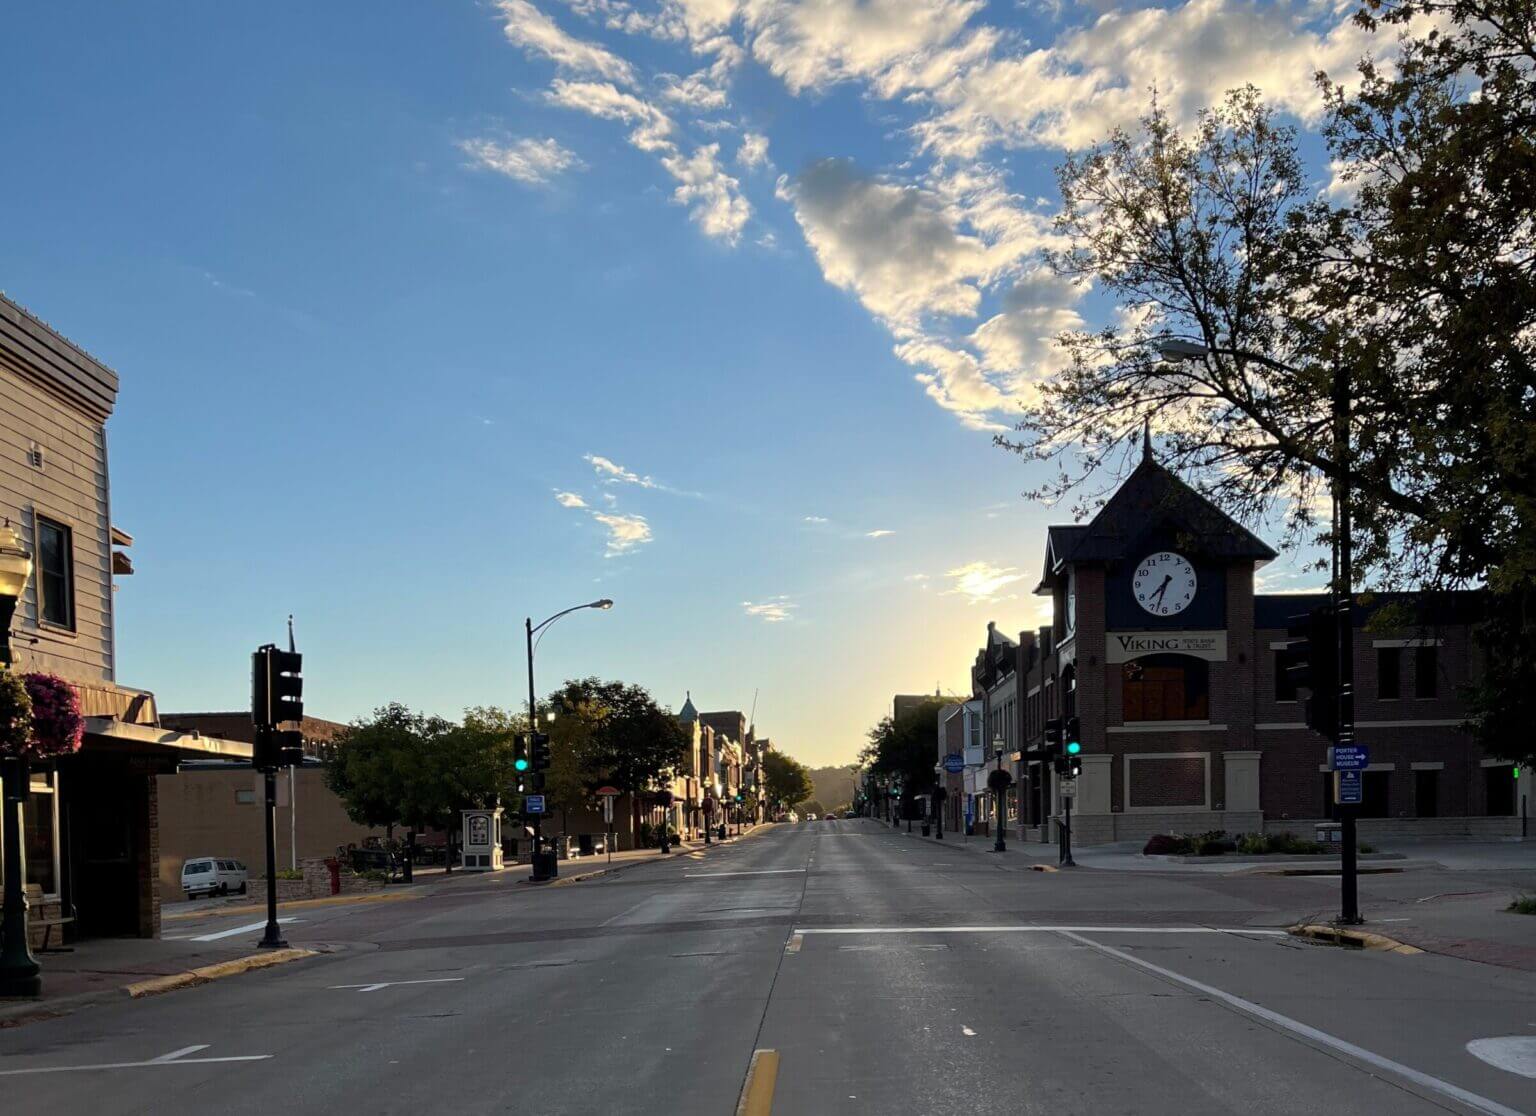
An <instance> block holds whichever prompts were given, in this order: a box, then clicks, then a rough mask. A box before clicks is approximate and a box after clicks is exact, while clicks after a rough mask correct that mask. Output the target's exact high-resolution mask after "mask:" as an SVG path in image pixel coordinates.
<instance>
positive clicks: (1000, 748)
mask: <svg viewBox="0 0 1536 1116" xmlns="http://www.w3.org/2000/svg"><path fill="white" fill-rule="evenodd" d="M1007 747H1008V746H1007V745H1006V744H1005V743H1003V738H1002V737H1001V736H994V737H993V738H992V754H993V755H994V756H996V757H997V772H998V775H999V778H996V779H994V780H993V781H994V782H995V783H996V784H997V840H996V841H994V842H992V851H993V852H1007V851H1008V843H1007V842H1006V841H1004V840H1003V820H1004V815H1003V809H1004V806H1003V802H1004V800H1003V794H1004V793H1005V792H1004V790H1003V780H1002V778H1001V777H1000V776H1001V775H1002V770H1003V752H1004V751H1006V750H1007Z"/></svg>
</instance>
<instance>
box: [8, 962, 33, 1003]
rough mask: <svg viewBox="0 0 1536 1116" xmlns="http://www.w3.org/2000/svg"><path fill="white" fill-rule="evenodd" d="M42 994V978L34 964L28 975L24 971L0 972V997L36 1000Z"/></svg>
mask: <svg viewBox="0 0 1536 1116" xmlns="http://www.w3.org/2000/svg"><path fill="white" fill-rule="evenodd" d="M42 994H43V977H42V974H41V972H40V971H39V970H38V967H37V964H36V962H34V963H33V965H32V972H31V973H30V974H29V973H27V972H26V971H25V970H24V969H23V970H18V971H16V972H12V971H10V970H5V971H0V997H7V996H15V997H23V996H24V997H27V998H29V999H33V1000H35V999H37V997H39V996H41V995H42Z"/></svg>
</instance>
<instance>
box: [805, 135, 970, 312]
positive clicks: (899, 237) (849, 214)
mask: <svg viewBox="0 0 1536 1116" xmlns="http://www.w3.org/2000/svg"><path fill="white" fill-rule="evenodd" d="M778 192H779V196H780V197H781V198H783V199H785V200H786V201H789V202H790V203H792V204H793V205H794V208H795V219H796V220H797V221H799V222H800V227H801V229H802V230H803V231H804V232H805V239H806V241H807V243H809V244H810V246H811V250H812V251H814V252H815V253H816V259H817V261H818V262H819V263H820V264H821V270H822V274H824V275H825V276H826V277H827V281H828V282H830V283H832V284H833V285H834V286H838V287H841V288H843V289H844V290H850V291H853V292H854V293H855V294H857V295H858V297H859V300H860V301H861V302H863V303H864V305H865V306H866V307H867V308H868V309H869V310H870V311H872V312H873V313H875V314H877V315H879V316H880V317H881V318H883V319H885V321H886V322H887V323H888V324H891V325H893V326H895V327H906V328H911V327H913V326H915V325H916V324H917V322H918V320H919V319H920V318H921V317H922V316H924V315H927V314H963V315H967V316H969V315H973V314H975V312H976V309H977V307H978V305H979V304H980V298H981V296H980V293H979V292H978V291H977V289H976V287H975V286H974V285H973V284H972V283H971V282H970V281H969V280H971V279H972V278H973V277H974V276H975V275H976V274H978V273H979V272H980V271H981V270H982V269H983V268H984V266H985V261H984V256H985V248H984V246H983V244H982V242H981V241H980V240H979V239H977V238H976V237H972V236H964V235H962V234H961V233H960V232H959V231H958V230H957V229H956V228H955V224H954V220H953V218H952V216H951V215H950V214H949V213H947V212H945V211H944V209H943V208H942V206H941V204H940V201H939V199H938V198H937V196H935V195H934V194H933V193H932V192H931V191H927V190H923V189H920V188H918V187H915V186H902V185H898V184H896V183H892V182H885V181H882V180H880V179H877V178H872V177H868V176H865V175H862V174H860V173H859V172H858V171H857V170H855V169H854V167H853V164H852V163H850V162H849V161H848V160H846V159H823V160H822V161H821V162H819V163H814V164H812V165H811V166H810V167H809V168H807V169H806V170H805V171H804V172H803V173H802V174H800V175H798V176H796V177H795V178H793V179H791V178H787V177H785V178H780V179H779V188H778Z"/></svg>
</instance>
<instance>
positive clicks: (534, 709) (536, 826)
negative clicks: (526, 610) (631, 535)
mask: <svg viewBox="0 0 1536 1116" xmlns="http://www.w3.org/2000/svg"><path fill="white" fill-rule="evenodd" d="M612 607H613V602H612V601H610V600H609V599H608V598H607V597H604V598H603V599H602V600H598V601H589V602H588V603H586V604H579V605H572V606H571V607H570V608H567V609H564V610H562V611H560V612H557V613H555V614H554V615H553V616H551V617H549V618H548V619H546V620H543V621H541V622H539V623H538V624H535V623H534V622H533V617H531V616H530V617H528V618H527V619H526V620H524V621H523V625H524V627H525V628H526V629H527V632H528V742H529V746H530V747H531V746H532V744H533V737H534V735H535V734H536V733H537V732H538V731H539V714H538V699H537V698H536V697H535V696H534V690H533V648H534V643H533V636H534V633H535V632H540V631H543V630H544V629H545V628H547V627H549V626H550V625H551V624H553V623H554V622H555V621H556V620H558V619H560V617H562V616H569V615H570V614H571V613H573V612H580V611H581V610H582V609H584V608H595V609H599V610H601V611H603V612H607V611H608V610H609V609H610V608H612ZM540 638H541V639H542V638H543V637H542V636H541V637H540ZM543 841H544V815H543V814H535V815H533V853H532V855H531V856H530V857H529V864H530V867H531V868H532V869H533V875H532V877H531V879H532V882H534V883H543V882H544V881H545V880H551V879H554V878H555V876H557V875H559V874H560V866H559V861H558V860H557V859H556V858H555V857H554V856H553V855H552V854H551V855H548V856H546V855H545V853H544V851H543Z"/></svg>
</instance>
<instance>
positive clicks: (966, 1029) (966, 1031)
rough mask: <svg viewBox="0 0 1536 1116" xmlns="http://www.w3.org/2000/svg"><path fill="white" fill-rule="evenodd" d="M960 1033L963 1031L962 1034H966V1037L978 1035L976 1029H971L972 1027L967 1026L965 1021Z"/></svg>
mask: <svg viewBox="0 0 1536 1116" xmlns="http://www.w3.org/2000/svg"><path fill="white" fill-rule="evenodd" d="M960 1033H961V1034H962V1035H964V1036H965V1037H966V1038H975V1037H976V1032H975V1031H973V1030H971V1029H970V1028H969V1027H967V1026H966V1025H965V1024H964V1023H962V1024H961V1025H960Z"/></svg>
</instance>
